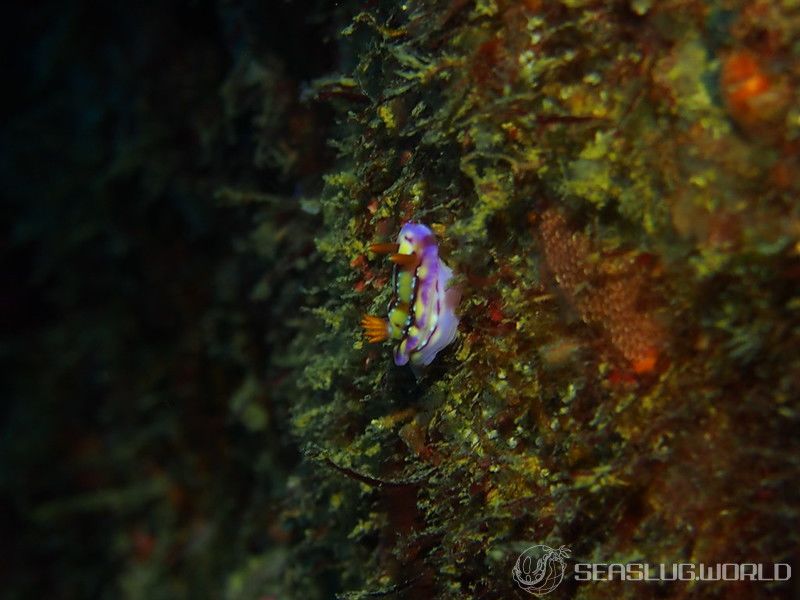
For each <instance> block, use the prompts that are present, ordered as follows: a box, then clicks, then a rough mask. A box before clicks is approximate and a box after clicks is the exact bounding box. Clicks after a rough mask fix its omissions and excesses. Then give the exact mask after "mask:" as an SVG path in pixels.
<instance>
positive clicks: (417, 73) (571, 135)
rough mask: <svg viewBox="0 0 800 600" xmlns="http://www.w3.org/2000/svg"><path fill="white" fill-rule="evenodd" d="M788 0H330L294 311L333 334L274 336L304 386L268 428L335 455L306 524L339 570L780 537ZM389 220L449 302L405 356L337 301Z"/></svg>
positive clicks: (470, 585) (790, 55)
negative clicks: (343, 67)
mask: <svg viewBox="0 0 800 600" xmlns="http://www.w3.org/2000/svg"><path fill="white" fill-rule="evenodd" d="M790 4H791V3H787V2H777V3H768V2H761V1H753V2H741V3H724V2H699V1H690V0H670V1H668V2H658V3H656V2H589V1H586V2H582V1H566V0H565V1H556V2H505V1H500V0H490V1H486V2H484V1H480V2H441V3H438V2H409V3H406V4H404V8H403V9H402V10H400V11H398V10H395V9H394V8H393V7H392V6H390V5H389V3H382V2H379V3H376V4H375V5H374V6H370V7H369V8H368V9H366V10H365V11H364V12H360V13H358V14H357V15H356V16H355V17H354V19H353V22H352V25H351V26H349V27H348V28H347V29H346V30H345V37H344V38H343V40H342V43H343V44H344V45H345V46H346V47H347V48H348V51H349V55H350V56H355V57H357V59H358V60H357V65H355V67H354V68H353V70H352V71H351V72H350V73H351V75H352V78H348V77H345V78H342V79H341V80H338V81H331V80H323V81H320V82H318V87H317V88H316V94H317V95H318V97H326V98H331V97H333V98H335V100H334V101H335V102H336V103H337V104H339V105H340V107H341V111H342V112H341V113H340V114H341V115H342V117H343V118H345V115H346V121H343V123H346V128H345V129H346V131H347V135H346V136H345V137H343V138H341V139H340V143H342V144H343V147H344V149H345V151H343V152H342V157H344V160H342V161H340V162H339V163H338V165H337V169H336V170H335V171H334V172H332V173H330V174H328V175H327V176H326V183H327V185H326V188H325V190H324V191H323V193H322V196H321V198H320V206H321V213H322V215H323V218H324V222H325V229H326V233H325V234H323V235H321V236H320V237H319V238H318V239H317V248H318V250H319V251H320V253H321V254H322V256H323V257H324V258H325V259H326V260H327V261H329V263H328V264H329V267H330V271H329V280H332V281H336V282H338V284H337V285H338V287H337V286H333V287H331V288H330V291H331V299H330V301H329V302H327V303H326V304H325V305H324V310H321V311H320V312H319V314H320V315H321V316H322V318H323V319H324V320H325V321H326V323H327V324H328V325H327V328H326V329H325V331H326V332H327V334H326V335H327V336H328V338H327V339H328V344H327V346H328V347H329V348H340V349H341V350H340V351H339V352H338V353H337V354H336V356H335V358H332V357H329V356H326V357H321V356H320V357H318V356H315V355H314V354H313V353H306V354H304V356H305V357H306V360H307V361H308V362H307V363H306V364H307V366H306V367H305V376H306V380H307V385H308V386H309V387H313V389H314V393H315V394H316V395H314V396H311V395H309V396H304V397H300V398H299V399H298V400H297V401H296V402H294V404H293V408H294V415H295V416H294V425H295V427H294V433H295V435H296V437H297V439H298V440H300V441H301V442H309V441H312V440H313V441H314V443H316V444H319V445H321V446H322V447H324V448H325V451H324V456H325V460H326V461H330V463H327V462H323V463H322V465H324V464H328V466H330V464H334V465H337V466H338V467H339V469H337V470H336V471H335V472H334V473H328V474H326V469H324V468H323V469H321V470H319V471H318V472H317V476H318V477H319V478H320V479H319V480H320V481H324V482H325V485H326V486H329V488H328V489H329V491H327V492H324V491H320V492H319V494H318V495H317V497H318V499H319V500H320V501H322V500H323V499H324V498H325V495H326V494H331V495H333V496H336V497H338V496H337V495H338V494H343V495H344V496H345V497H348V498H350V501H349V502H345V503H344V504H343V505H346V506H347V507H348V511H351V510H352V508H353V506H360V507H361V511H360V512H359V511H358V510H356V511H355V512H356V513H358V514H360V515H361V517H360V518H358V519H356V518H355V517H354V518H353V520H352V521H351V524H352V528H348V527H347V526H344V525H343V526H342V529H341V530H339V531H337V532H333V531H330V530H328V531H327V536H328V537H327V539H326V540H325V541H320V542H318V543H319V545H320V547H326V546H327V545H331V546H332V545H336V544H337V540H339V539H340V538H341V536H347V538H348V539H349V540H351V543H350V544H349V545H348V548H349V550H350V551H352V552H356V553H358V555H359V556H361V557H362V559H363V560H365V561H366V562H365V564H367V565H368V568H367V569H361V570H359V571H358V572H357V573H355V572H353V571H351V570H350V569H349V568H348V565H347V564H343V565H342V568H344V569H345V570H346V572H347V573H349V574H350V576H352V578H353V581H354V583H353V584H352V585H351V586H350V587H348V588H347V589H350V590H359V591H361V592H372V593H389V592H392V591H397V593H400V594H408V596H409V597H415V596H419V597H422V596H425V597H436V598H461V597H487V598H488V597H511V596H512V594H515V593H519V590H518V588H517V587H516V586H515V585H514V582H513V581H512V580H511V578H510V577H509V573H510V572H511V569H512V567H513V565H514V561H515V560H516V558H517V556H519V552H520V551H521V550H522V549H524V548H525V547H527V546H530V545H533V544H547V545H548V546H550V547H551V548H560V547H562V546H568V547H570V548H571V550H572V555H573V556H594V557H603V558H601V559H600V560H602V559H606V560H608V561H613V560H616V559H618V558H619V557H632V556H635V557H644V560H646V561H651V562H670V561H674V562H681V561H686V560H692V561H695V562H704V563H710V564H713V563H715V562H724V561H726V560H745V558H744V557H754V558H752V559H746V560H756V558H755V557H758V561H760V562H764V563H769V562H781V561H783V562H785V561H786V560H788V557H791V556H797V554H798V551H799V550H800V538H798V535H797V534H796V533H793V532H795V531H798V528H797V525H798V524H799V523H798V520H797V518H796V515H797V514H798V513H797V510H796V508H797V507H798V503H799V502H800V498H799V497H798V493H797V491H796V490H794V489H793V488H792V487H791V483H790V482H791V481H792V478H793V477H795V476H797V475H798V474H800V473H799V472H798V468H799V467H800V464H799V463H800V453H799V452H798V451H799V450H800V447H798V442H797V440H796V439H795V436H793V434H792V433H791V432H792V430H793V428H794V427H796V425H797V422H798V421H797V419H798V414H800V412H799V410H798V408H799V407H798V398H797V394H796V393H795V392H793V390H794V389H795V386H796V384H797V383H798V381H797V375H796V373H798V372H800V370H799V368H800V356H799V355H798V354H799V353H798V352H797V342H798V339H797V335H796V332H797V331H800V329H798V312H797V310H796V307H797V306H796V305H797V303H798V299H797V293H796V290H797V289H798V288H797V273H798V272H800V270H798V269H800V265H798V261H799V259H800V252H799V251H798V248H799V247H800V246H799V245H798V240H800V208H798V205H797V203H796V202H794V200H793V198H795V197H796V196H797V194H798V193H800V175H798V174H799V173H800V170H798V166H800V165H798V148H800V146H798V140H800V121H798V116H799V115H800V98H798V93H797V90H798V89H800V87H799V86H798V84H800V71H798V69H797V68H796V65H798V64H800V55H798V53H799V52H800V47H798V46H797V44H796V43H794V42H793V41H792V40H795V39H798V38H797V36H798V34H800V21H798V18H797V14H796V9H795V8H793V7H791V6H790ZM345 89H347V90H349V93H348V98H345V97H344V96H343V90H345ZM353 90H358V92H359V93H361V94H362V96H361V97H360V98H359V99H358V100H356V99H354V98H353ZM418 218H420V219H421V218H424V220H425V222H427V223H429V224H431V227H432V229H433V230H434V231H436V232H437V235H438V237H439V240H440V242H441V243H442V244H445V245H446V246H447V248H446V249H447V256H448V263H449V264H451V266H452V267H453V270H454V271H455V272H456V273H458V281H459V285H461V286H462V289H463V296H464V300H463V301H462V303H461V306H460V308H459V318H460V324H459V332H460V333H459V344H458V346H457V348H456V349H455V351H454V352H453V353H443V354H440V355H439V357H438V359H437V360H436V361H435V362H434V363H433V365H431V368H430V369H429V370H428V372H427V373H426V374H425V376H424V377H422V378H421V379H420V380H419V381H416V382H411V381H409V380H406V379H404V378H403V377H402V375H400V374H396V373H395V372H393V371H392V369H393V366H392V365H391V364H390V363H389V364H386V363H387V362H388V361H384V360H382V359H381V354H380V352H379V350H378V349H377V348H375V347H366V346H365V345H364V344H363V343H362V342H361V341H360V340H359V339H358V336H359V332H358V324H357V320H358V317H357V315H358V314H359V313H360V314H363V313H364V312H377V311H380V310H381V307H383V306H385V305H386V303H387V302H388V301H389V300H390V298H391V297H392V294H393V286H392V285H391V284H389V282H388V281H387V280H386V278H385V276H383V275H382V273H381V267H380V265H379V264H377V263H373V262H372V260H371V259H370V258H369V257H368V254H367V251H368V249H367V248H365V245H366V243H367V242H366V240H371V239H374V238H375V235H376V233H377V236H378V237H379V238H381V239H386V238H388V237H389V236H390V235H392V232H393V231H395V230H396V229H397V228H398V227H399V226H400V225H401V224H402V223H404V222H405V221H406V220H408V219H418ZM353 289H355V292H356V293H357V295H353V293H352V290H353ZM348 294H350V295H348ZM790 307H792V308H790ZM333 313H335V314H337V315H341V316H340V317H338V318H336V319H333V318H332V317H331V315H332V314H333ZM344 315H350V317H349V318H348V317H346V316H344ZM382 327H383V329H382V330H381V331H384V330H385V326H382ZM320 381H324V384H323V385H319V384H318V382H320ZM365 406H368V407H369V414H368V416H364V415H363V414H362V412H361V411H363V407H365ZM398 442H399V443H398ZM344 465H346V466H347V469H349V471H348V472H347V474H343V473H344V471H342V469H341V467H343V466H344ZM327 471H330V469H327ZM366 475H368V476H369V477H370V478H371V479H370V480H369V481H371V484H367V485H368V486H369V487H370V489H371V490H372V492H371V494H370V495H369V499H368V500H367V501H364V500H363V499H361V500H359V498H358V494H359V493H360V491H359V490H364V488H363V486H362V487H359V486H361V485H362V484H363V481H364V479H363V478H364V477H365V476H366ZM348 479H351V480H355V481H353V482H352V483H348V481H347V480H348ZM356 481H359V482H362V483H361V484H357V483H356ZM402 486H406V487H402ZM401 488H402V489H403V490H405V491H404V492H403V493H400V492H399V491H397V492H391V491H389V490H390V489H391V490H399V489H401ZM348 490H350V491H348ZM747 490H749V491H747ZM399 498H402V500H400V499H399ZM388 507H391V508H388ZM401 507H402V508H401ZM364 511H368V516H364V515H365V513H364ZM324 513H325V511H322V513H321V514H320V515H318V522H320V523H323V522H330V520H331V519H332V518H333V516H334V515H336V516H344V514H345V513H342V511H341V509H332V510H331V513H332V514H331V515H328V516H323V514H324ZM346 514H352V513H351V512H348V513H346ZM401 523H402V526H401V525H400V524H401ZM398 531H399V532H400V533H397V532H398ZM787 532H792V533H787ZM376 540H377V541H376ZM734 556H735V557H736V558H733V557H734ZM614 557H616V558H614ZM355 582H357V583H355ZM671 585H672V587H673V588H674V593H675V594H676V595H681V594H690V593H692V592H691V591H690V585H689V584H684V583H675V584H671ZM699 585H700V584H698V586H699ZM787 585H788V584H774V585H773V586H770V585H767V584H764V583H757V582H747V583H745V584H743V587H744V588H746V589H747V594H752V595H753V597H767V596H769V595H770V594H772V593H777V594H784V593H786V592H787V590H788V589H789V588H788V587H787ZM611 588H613V592H609V591H608V590H609V589H611ZM691 589H697V590H700V588H699V587H696V588H691ZM604 590H606V591H604ZM729 591H730V590H729V589H728V588H726V587H725V584H724V583H723V582H703V584H702V590H700V591H699V593H702V594H704V595H708V596H719V597H723V596H724V595H725V594H727V593H728V592H729ZM559 592H561V593H563V594H566V596H565V597H568V596H569V597H571V596H579V597H581V598H595V597H596V598H600V597H605V595H604V594H607V593H613V595H614V596H615V597H620V598H638V597H641V594H642V593H649V592H643V590H642V588H641V587H637V586H635V585H632V584H627V585H626V584H624V583H619V584H609V586H608V588H602V587H601V586H600V585H591V584H585V583H582V584H580V585H579V584H578V582H575V581H566V580H565V581H564V582H563V583H562V584H561V586H560V588H559ZM670 593H672V592H670Z"/></svg>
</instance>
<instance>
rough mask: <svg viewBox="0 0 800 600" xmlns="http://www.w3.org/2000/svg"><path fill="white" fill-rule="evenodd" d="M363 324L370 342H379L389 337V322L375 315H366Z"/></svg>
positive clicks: (362, 320)
mask: <svg viewBox="0 0 800 600" xmlns="http://www.w3.org/2000/svg"><path fill="white" fill-rule="evenodd" d="M361 326H362V327H363V328H364V333H365V334H366V336H367V341H368V342H369V343H370V344H377V343H378V342H382V341H384V340H388V339H389V322H388V321H386V320H385V319H381V318H380V317H376V316H375V315H364V317H363V318H362V319H361Z"/></svg>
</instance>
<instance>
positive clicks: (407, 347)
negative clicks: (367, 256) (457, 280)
mask: <svg viewBox="0 0 800 600" xmlns="http://www.w3.org/2000/svg"><path fill="white" fill-rule="evenodd" d="M370 250H372V251H373V252H375V253H378V254H389V255H390V256H389V260H391V261H392V262H393V263H394V269H393V272H392V299H391V301H390V302H389V307H388V313H389V314H388V319H382V318H380V317H376V316H373V315H366V316H365V317H364V318H363V319H362V321H361V325H362V326H363V327H364V331H365V332H366V336H367V339H368V340H369V341H370V342H372V343H377V342H382V341H384V340H389V339H390V340H394V341H396V344H395V347H394V362H395V364H396V365H398V366H402V365H405V364H408V363H409V362H410V363H411V365H412V366H413V367H424V366H427V365H429V364H430V363H431V362H432V361H433V359H434V358H436V355H437V354H438V353H439V351H440V350H442V348H444V347H445V346H447V345H448V344H450V343H451V342H452V341H453V340H454V339H455V337H456V329H457V328H458V317H457V316H456V314H455V308H456V305H457V304H458V301H459V299H460V295H461V294H460V292H459V290H458V289H457V288H452V287H451V288H449V289H448V285H449V283H450V279H451V278H452V277H453V272H452V271H451V270H450V267H448V266H447V265H446V264H444V262H443V261H442V259H441V258H439V246H438V245H437V244H436V236H434V234H433V232H432V231H431V230H430V229H429V228H428V227H426V226H425V225H422V224H421V223H411V222H409V223H406V224H405V225H404V226H403V228H402V229H401V230H400V234H399V235H398V236H397V243H396V244H373V245H372V246H370Z"/></svg>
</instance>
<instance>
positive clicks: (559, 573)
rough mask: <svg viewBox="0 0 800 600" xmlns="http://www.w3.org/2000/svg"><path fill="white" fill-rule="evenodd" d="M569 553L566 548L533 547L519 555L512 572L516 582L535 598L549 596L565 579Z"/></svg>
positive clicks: (541, 545)
mask: <svg viewBox="0 0 800 600" xmlns="http://www.w3.org/2000/svg"><path fill="white" fill-rule="evenodd" d="M569 553H570V550H569V548H567V547H566V546H561V547H560V548H558V549H557V550H556V549H554V548H551V547H550V546H545V545H544V544H538V545H536V546H531V547H530V548H528V549H527V550H525V551H524V552H523V553H522V554H520V555H519V558H518V559H517V563H516V564H515V565H514V568H513V569H512V571H511V574H512V576H513V577H514V581H516V582H517V584H518V585H519V587H521V588H522V589H523V590H525V591H526V592H528V593H529V594H533V595H534V596H544V595H545V594H549V593H550V592H552V591H553V590H554V589H556V587H558V584H559V583H561V580H562V579H564V571H565V570H566V568H567V565H566V563H565V562H564V559H566V558H568V557H569Z"/></svg>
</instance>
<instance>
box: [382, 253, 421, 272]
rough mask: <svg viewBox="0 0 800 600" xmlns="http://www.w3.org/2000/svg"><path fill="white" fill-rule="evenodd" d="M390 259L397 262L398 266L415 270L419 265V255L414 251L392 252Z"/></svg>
mask: <svg viewBox="0 0 800 600" xmlns="http://www.w3.org/2000/svg"><path fill="white" fill-rule="evenodd" d="M389 260H390V261H392V262H393V263H394V264H396V265H397V266H398V267H402V268H404V269H408V270H410V271H413V270H414V269H416V268H417V267H418V266H419V256H417V254H416V253H414V252H412V253H411V254H392V255H391V256H390V257H389Z"/></svg>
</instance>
